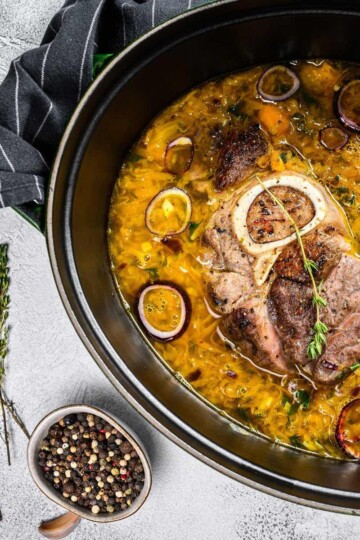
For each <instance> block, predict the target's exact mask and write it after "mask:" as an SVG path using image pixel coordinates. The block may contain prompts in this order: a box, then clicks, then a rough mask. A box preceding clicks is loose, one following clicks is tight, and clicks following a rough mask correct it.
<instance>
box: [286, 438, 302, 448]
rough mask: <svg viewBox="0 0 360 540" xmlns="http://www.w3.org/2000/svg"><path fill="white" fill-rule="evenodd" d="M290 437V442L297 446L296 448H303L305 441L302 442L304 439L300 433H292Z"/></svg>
mask: <svg viewBox="0 0 360 540" xmlns="http://www.w3.org/2000/svg"><path fill="white" fill-rule="evenodd" d="M289 439H290V442H291V444H292V445H293V446H296V448H303V443H302V440H301V437H299V435H291V437H289Z"/></svg>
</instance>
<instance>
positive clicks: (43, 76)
mask: <svg viewBox="0 0 360 540" xmlns="http://www.w3.org/2000/svg"><path fill="white" fill-rule="evenodd" d="M52 44H53V42H51V43H49V45H48V46H47V49H46V51H45V54H44V58H43V62H42V66H41V81H40V86H41V88H44V82H45V66H46V60H47V57H48V54H49V51H50V47H51V45H52Z"/></svg>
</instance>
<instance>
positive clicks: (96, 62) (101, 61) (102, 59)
mask: <svg viewBox="0 0 360 540" xmlns="http://www.w3.org/2000/svg"><path fill="white" fill-rule="evenodd" d="M113 56H114V55H113V54H94V57H93V68H92V76H93V80H94V79H95V78H96V77H97V76H98V75H99V73H100V71H102V70H103V69H104V67H105V66H106V64H107V63H108V62H109V61H110V58H112V57H113Z"/></svg>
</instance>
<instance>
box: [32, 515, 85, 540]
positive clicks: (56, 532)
mask: <svg viewBox="0 0 360 540" xmlns="http://www.w3.org/2000/svg"><path fill="white" fill-rule="evenodd" d="M80 519H81V518H80V517H79V516H77V515H76V514H73V513H72V512H66V514H63V515H62V516H59V517H56V518H54V519H51V520H49V521H42V522H41V523H40V525H39V533H40V534H42V535H43V536H45V537H46V538H53V539H54V540H60V538H65V536H68V535H69V534H70V533H71V532H72V531H73V530H74V529H75V527H77V525H78V524H79V523H80Z"/></svg>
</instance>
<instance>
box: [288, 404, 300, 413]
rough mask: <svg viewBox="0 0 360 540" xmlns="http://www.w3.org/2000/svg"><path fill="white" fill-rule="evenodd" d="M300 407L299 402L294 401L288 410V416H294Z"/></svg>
mask: <svg viewBox="0 0 360 540" xmlns="http://www.w3.org/2000/svg"><path fill="white" fill-rule="evenodd" d="M298 409H299V403H292V404H291V406H290V408H289V410H288V416H292V415H293V414H295V413H296V412H297V411H298Z"/></svg>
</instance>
